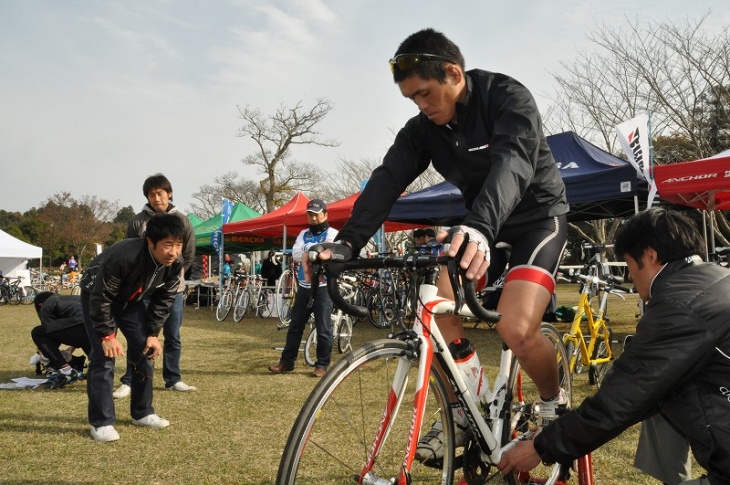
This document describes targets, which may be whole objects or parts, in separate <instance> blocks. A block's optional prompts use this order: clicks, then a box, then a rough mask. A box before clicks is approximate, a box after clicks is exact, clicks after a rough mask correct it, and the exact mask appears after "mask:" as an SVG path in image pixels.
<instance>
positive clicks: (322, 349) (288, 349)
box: [269, 199, 337, 377]
mask: <svg viewBox="0 0 730 485" xmlns="http://www.w3.org/2000/svg"><path fill="white" fill-rule="evenodd" d="M307 219H308V221H309V228H308V229H305V230H303V231H302V232H300V233H299V236H297V240H296V242H295V243H294V246H293V247H292V257H293V258H294V261H296V262H298V263H300V265H299V270H298V271H297V282H298V283H299V285H298V288H297V294H296V296H295V298H294V307H293V308H292V314H291V323H290V324H289V330H288V331H287V333H286V344H285V345H284V350H283V351H282V352H281V358H280V359H279V363H278V364H276V365H272V366H269V370H270V371H271V372H273V373H275V374H281V373H284V372H291V371H293V370H294V362H295V361H296V360H297V356H298V354H299V345H300V343H301V342H302V335H303V334H304V327H305V325H306V324H307V320H309V316H310V315H311V314H312V312H314V321H315V323H316V325H317V362H315V364H314V371H313V372H312V376H313V377H322V376H323V375H324V374H325V372H327V367H328V366H329V364H330V355H331V354H332V323H331V318H332V317H331V315H332V300H331V299H330V297H329V295H328V294H327V287H326V286H325V285H320V286H319V288H318V289H317V292H316V294H315V295H314V304H313V305H312V307H311V308H309V307H308V304H309V300H310V295H311V293H312V285H311V282H310V281H309V280H308V276H307V277H305V273H304V269H303V268H302V265H301V263H302V258H308V254H309V253H308V251H309V248H310V247H311V246H314V245H315V244H321V243H324V242H332V241H334V239H335V236H337V229H335V228H332V227H330V226H329V223H328V222H327V204H325V203H324V202H323V201H322V200H321V199H312V200H310V201H309V204H307ZM305 264H306V262H305Z"/></svg>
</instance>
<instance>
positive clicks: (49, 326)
mask: <svg viewBox="0 0 730 485" xmlns="http://www.w3.org/2000/svg"><path fill="white" fill-rule="evenodd" d="M33 303H34V305H35V309H36V312H37V313H38V318H40V320H41V324H40V325H38V326H36V327H33V329H32V330H31V331H30V336H31V338H32V339H33V342H34V343H35V344H36V347H38V351H39V352H40V353H41V354H42V355H43V356H44V357H46V358H47V359H48V360H49V364H50V366H51V367H53V368H54V369H55V370H57V371H58V375H57V376H56V378H55V379H53V380H52V381H49V383H50V386H49V387H51V388H52V389H56V388H61V387H64V386H66V385H67V384H71V383H72V382H75V381H77V380H78V379H79V378H80V377H81V373H80V371H79V370H78V369H74V368H73V366H72V365H70V363H69V362H67V361H66V357H65V356H64V355H63V353H62V352H61V350H60V349H59V347H60V346H61V345H70V346H71V347H76V348H81V349H83V351H84V353H85V354H86V355H87V356H88V355H89V347H90V344H89V337H88V335H86V330H85V329H84V314H83V311H82V309H81V299H80V298H79V297H78V296H73V295H68V296H62V295H57V294H55V293H51V292H50V291H43V292H41V293H38V294H37V295H36V297H35V300H34V301H33ZM79 358H81V359H83V357H79ZM82 367H83V366H82Z"/></svg>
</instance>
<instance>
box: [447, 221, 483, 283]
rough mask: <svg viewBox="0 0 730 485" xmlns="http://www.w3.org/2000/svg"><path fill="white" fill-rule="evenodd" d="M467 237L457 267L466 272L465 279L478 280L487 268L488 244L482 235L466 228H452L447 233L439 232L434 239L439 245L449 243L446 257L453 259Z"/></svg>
mask: <svg viewBox="0 0 730 485" xmlns="http://www.w3.org/2000/svg"><path fill="white" fill-rule="evenodd" d="M467 235H468V239H469V242H468V243H467V247H466V250H465V251H464V255H463V256H462V258H461V261H460V262H459V266H461V269H463V270H465V271H466V277H467V278H469V279H470V280H479V279H480V278H481V277H482V276H484V274H485V273H486V272H487V268H488V267H489V244H488V243H487V238H486V237H484V234H482V233H481V232H479V231H477V230H476V229H474V228H471V227H468V226H454V227H452V228H451V229H449V231H448V232H447V231H441V232H439V234H438V236H437V238H436V239H438V240H439V242H441V243H445V242H449V243H451V244H450V245H449V251H448V255H449V257H452V258H453V257H454V256H456V253H458V252H459V248H461V245H462V244H463V242H464V240H465V239H466V236H467ZM439 238H440V239H439Z"/></svg>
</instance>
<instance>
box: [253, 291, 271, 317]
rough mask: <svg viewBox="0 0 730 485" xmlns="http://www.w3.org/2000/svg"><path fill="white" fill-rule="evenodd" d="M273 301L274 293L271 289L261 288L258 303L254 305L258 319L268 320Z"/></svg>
mask: <svg viewBox="0 0 730 485" xmlns="http://www.w3.org/2000/svg"><path fill="white" fill-rule="evenodd" d="M273 300H274V291H273V290H272V289H271V288H261V291H260V292H259V302H258V305H256V307H257V310H258V314H259V317H261V318H268V317H270V316H271V302H272V301H273Z"/></svg>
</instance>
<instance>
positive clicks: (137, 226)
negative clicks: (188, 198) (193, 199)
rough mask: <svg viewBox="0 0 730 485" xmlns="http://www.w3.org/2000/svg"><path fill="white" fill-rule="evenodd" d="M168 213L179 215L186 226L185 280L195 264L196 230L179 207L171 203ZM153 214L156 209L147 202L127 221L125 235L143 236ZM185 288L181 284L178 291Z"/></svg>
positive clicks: (184, 238) (182, 258) (183, 258)
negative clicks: (186, 273) (187, 272)
mask: <svg viewBox="0 0 730 485" xmlns="http://www.w3.org/2000/svg"><path fill="white" fill-rule="evenodd" d="M167 213H168V214H175V215H176V216H178V217H179V218H180V220H182V221H183V225H184V226H185V235H184V236H183V250H182V254H180V258H181V260H182V261H183V264H184V267H183V273H182V274H181V275H180V281H181V282H183V280H184V279H185V272H186V271H187V270H189V269H190V267H191V266H192V265H193V260H194V259H195V230H194V229H193V224H192V222H190V219H188V218H187V217H186V216H185V214H183V213H182V212H179V211H178V210H177V207H175V206H174V205H172V204H170V205H169V206H168V207H167ZM153 215H155V210H154V209H153V208H152V207H150V205H149V204H145V205H144V207H143V208H142V210H141V211H140V212H138V213H137V214H136V215H135V216H134V217H132V218H131V219H130V220H129V222H128V223H127V234H126V236H125V237H129V238H132V237H143V236H144V231H145V229H146V228H147V221H149V220H150V218H151V217H152V216H153ZM183 290H185V287H184V285H181V287H180V288H178V291H183Z"/></svg>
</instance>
